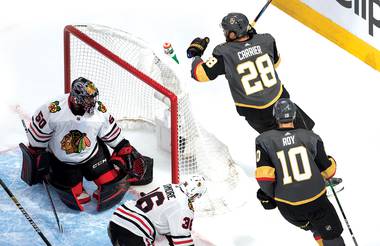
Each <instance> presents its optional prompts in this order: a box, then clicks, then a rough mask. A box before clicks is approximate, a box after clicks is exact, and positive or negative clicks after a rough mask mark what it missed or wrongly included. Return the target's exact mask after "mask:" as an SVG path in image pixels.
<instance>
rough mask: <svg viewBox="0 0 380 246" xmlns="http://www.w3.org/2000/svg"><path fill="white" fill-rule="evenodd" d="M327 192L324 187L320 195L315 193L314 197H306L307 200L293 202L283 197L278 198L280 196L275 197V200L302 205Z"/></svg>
mask: <svg viewBox="0 0 380 246" xmlns="http://www.w3.org/2000/svg"><path fill="white" fill-rule="evenodd" d="M325 193H326V187H325V188H323V190H322V191H321V192H320V193H319V194H318V195H315V196H313V197H311V198H309V199H305V200H302V201H298V202H291V201H288V200H284V199H281V198H278V197H274V200H276V201H279V202H283V203H286V204H289V205H293V206H297V205H302V204H305V203H309V202H312V201H314V200H317V199H318V198H319V197H321V196H322V195H323V194H325Z"/></svg>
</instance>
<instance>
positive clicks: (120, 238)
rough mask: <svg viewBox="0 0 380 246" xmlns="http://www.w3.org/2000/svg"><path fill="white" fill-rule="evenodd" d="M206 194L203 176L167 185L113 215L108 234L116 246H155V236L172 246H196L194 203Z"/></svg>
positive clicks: (126, 205)
mask: <svg viewBox="0 0 380 246" xmlns="http://www.w3.org/2000/svg"><path fill="white" fill-rule="evenodd" d="M205 192H206V186H205V180H204V178H203V177H202V176H198V175H195V176H192V177H190V178H189V179H188V180H187V181H185V182H183V183H181V184H180V185H174V184H166V185H162V186H160V187H158V188H156V189H154V190H153V191H151V192H149V193H147V194H143V196H142V197H141V198H140V199H138V200H137V201H128V202H126V203H125V204H123V205H121V206H120V207H119V208H117V209H116V211H115V212H114V213H113V215H112V218H111V221H110V224H109V227H108V234H109V236H110V239H111V241H112V244H113V245H118V246H125V245H134V246H140V245H141V246H145V245H154V242H155V239H156V235H157V234H161V235H165V236H166V238H167V239H168V241H169V243H170V245H181V246H190V245H194V242H193V239H192V238H191V227H192V223H193V217H194V209H193V202H194V200H195V199H197V198H200V197H201V196H202V195H203V194H204V193H205Z"/></svg>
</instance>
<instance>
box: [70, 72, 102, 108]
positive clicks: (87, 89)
mask: <svg viewBox="0 0 380 246" xmlns="http://www.w3.org/2000/svg"><path fill="white" fill-rule="evenodd" d="M70 97H71V102H72V103H73V104H74V106H75V107H77V108H79V109H82V110H84V111H85V112H87V113H89V114H93V113H94V109H95V105H96V102H97V101H98V98H99V91H98V88H96V86H95V84H94V83H93V82H91V81H89V80H88V79H86V78H83V77H79V78H77V79H76V80H74V81H73V83H72V84H71V91H70Z"/></svg>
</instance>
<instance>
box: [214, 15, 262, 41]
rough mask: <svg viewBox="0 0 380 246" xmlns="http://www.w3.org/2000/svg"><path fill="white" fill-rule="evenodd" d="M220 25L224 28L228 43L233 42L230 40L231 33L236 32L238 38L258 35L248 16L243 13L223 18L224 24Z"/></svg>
mask: <svg viewBox="0 0 380 246" xmlns="http://www.w3.org/2000/svg"><path fill="white" fill-rule="evenodd" d="M220 25H221V26H222V28H223V32H224V36H225V37H226V40H227V41H232V40H230V39H229V34H230V32H234V33H235V35H236V38H240V37H242V36H244V35H249V34H252V33H256V31H255V30H254V29H253V27H252V26H251V24H250V23H249V20H248V18H247V16H245V15H244V14H241V13H229V14H228V15H226V16H224V17H223V19H222V23H221V24H220Z"/></svg>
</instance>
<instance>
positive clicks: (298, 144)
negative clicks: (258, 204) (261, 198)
mask: <svg viewBox="0 0 380 246" xmlns="http://www.w3.org/2000/svg"><path fill="white" fill-rule="evenodd" d="M256 164H257V168H256V180H257V181H258V183H259V185H260V187H261V189H262V190H263V191H264V192H265V193H267V194H268V195H270V196H272V197H274V199H275V200H276V201H279V202H284V203H287V204H290V205H300V204H305V203H308V202H311V201H314V200H315V199H317V198H318V197H320V196H322V195H323V194H324V193H325V192H326V188H325V182H324V178H325V179H329V178H331V177H332V176H333V175H334V174H335V170H336V164H335V161H334V159H333V158H329V157H327V155H326V153H325V150H324V146H323V142H322V140H321V138H320V137H319V136H318V135H316V134H315V133H314V132H312V131H309V130H305V129H278V130H270V131H267V132H264V133H262V134H261V135H260V136H258V137H257V138H256Z"/></svg>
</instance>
